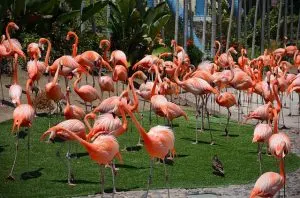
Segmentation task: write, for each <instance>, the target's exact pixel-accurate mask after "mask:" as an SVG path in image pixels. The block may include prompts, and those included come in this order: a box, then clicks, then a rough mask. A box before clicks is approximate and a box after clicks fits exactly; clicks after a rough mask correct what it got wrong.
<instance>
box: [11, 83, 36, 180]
mask: <svg viewBox="0 0 300 198" xmlns="http://www.w3.org/2000/svg"><path fill="white" fill-rule="evenodd" d="M31 85H32V80H31V79H28V80H27V82H26V95H27V102H28V104H20V105H18V106H17V108H15V110H14V112H13V119H14V122H13V127H12V132H15V129H16V128H17V135H16V151H15V158H14V162H13V165H12V168H11V171H10V173H9V175H8V177H7V179H11V180H15V178H14V176H13V171H14V167H15V163H16V161H17V154H18V144H19V135H18V133H19V130H20V127H27V128H29V127H31V124H32V121H33V118H34V114H35V113H34V109H33V107H32V101H31V98H30V93H29V89H30V86H31ZM29 134H30V133H29V130H28V147H27V149H28V153H29V148H30V135H29ZM28 156H29V155H28ZM28 163H29V158H28Z"/></svg>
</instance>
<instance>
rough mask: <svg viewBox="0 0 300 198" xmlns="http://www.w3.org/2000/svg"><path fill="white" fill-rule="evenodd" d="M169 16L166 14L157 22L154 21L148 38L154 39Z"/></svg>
mask: <svg viewBox="0 0 300 198" xmlns="http://www.w3.org/2000/svg"><path fill="white" fill-rule="evenodd" d="M170 16H171V15H169V14H167V15H164V16H163V17H161V18H159V19H158V20H157V21H155V22H154V23H153V24H151V26H150V32H149V36H150V37H151V38H152V39H154V38H155V37H156V35H157V34H158V32H159V31H160V30H161V28H162V27H164V26H165V25H166V24H167V22H168V20H169V18H170Z"/></svg>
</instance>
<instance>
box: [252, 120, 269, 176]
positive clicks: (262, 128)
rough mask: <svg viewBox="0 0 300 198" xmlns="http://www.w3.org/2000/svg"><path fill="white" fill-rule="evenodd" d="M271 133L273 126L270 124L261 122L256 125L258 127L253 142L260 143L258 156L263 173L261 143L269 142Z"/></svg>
mask: <svg viewBox="0 0 300 198" xmlns="http://www.w3.org/2000/svg"><path fill="white" fill-rule="evenodd" d="M271 135H272V128H271V126H270V124H263V123H259V124H258V125H256V127H255V129H254V133H253V139H252V142H253V143H254V142H257V143H258V153H257V157H258V162H259V170H260V174H261V173H262V168H261V148H262V145H261V144H263V143H266V142H268V140H269V138H270V137H271Z"/></svg>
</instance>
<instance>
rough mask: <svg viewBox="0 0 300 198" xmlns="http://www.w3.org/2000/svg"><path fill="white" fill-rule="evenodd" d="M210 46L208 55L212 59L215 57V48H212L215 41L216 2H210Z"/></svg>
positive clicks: (212, 0) (214, 0)
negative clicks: (209, 54)
mask: <svg viewBox="0 0 300 198" xmlns="http://www.w3.org/2000/svg"><path fill="white" fill-rule="evenodd" d="M211 11H212V12H211V14H212V17H211V44H210V53H211V57H214V55H215V48H214V43H215V40H216V28H217V24H216V22H217V20H216V18H217V16H216V0H211Z"/></svg>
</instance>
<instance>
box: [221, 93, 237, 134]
mask: <svg viewBox="0 0 300 198" xmlns="http://www.w3.org/2000/svg"><path fill="white" fill-rule="evenodd" d="M216 102H217V103H218V104H219V105H220V106H222V107H226V109H227V111H228V116H227V123H226V127H225V135H226V136H228V130H227V127H228V124H229V119H230V117H231V112H230V107H232V106H233V105H237V102H236V99H235V96H234V94H233V93H230V92H224V93H221V94H220V93H218V94H217V95H216Z"/></svg>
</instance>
